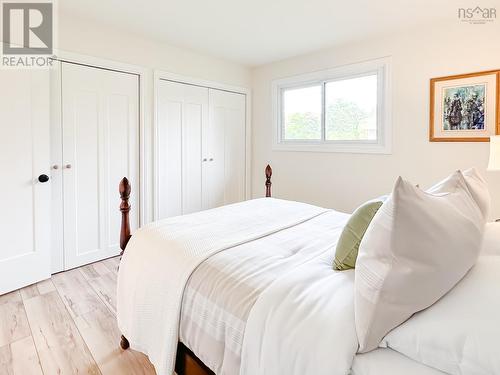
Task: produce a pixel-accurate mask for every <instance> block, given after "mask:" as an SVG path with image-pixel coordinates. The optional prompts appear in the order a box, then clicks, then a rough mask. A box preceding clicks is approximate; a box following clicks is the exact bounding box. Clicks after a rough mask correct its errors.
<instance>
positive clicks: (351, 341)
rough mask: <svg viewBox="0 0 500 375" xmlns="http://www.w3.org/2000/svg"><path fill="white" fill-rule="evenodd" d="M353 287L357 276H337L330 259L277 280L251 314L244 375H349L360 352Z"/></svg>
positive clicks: (323, 258) (315, 261)
mask: <svg viewBox="0 0 500 375" xmlns="http://www.w3.org/2000/svg"><path fill="white" fill-rule="evenodd" d="M353 286H354V272H353V271H344V272H334V271H333V270H332V254H331V253H325V254H323V256H321V257H318V258H315V259H313V260H312V261H310V262H308V263H306V264H304V265H302V266H300V267H299V268H297V269H295V270H293V271H292V272H290V273H289V274H288V275H287V276H285V277H282V278H280V279H278V280H276V282H275V283H274V284H272V285H271V286H270V287H269V288H267V289H266V290H265V291H264V292H263V293H262V294H261V296H260V297H259V299H258V300H257V303H256V304H255V305H254V307H253V309H252V311H251V312H250V316H249V318H248V322H247V326H246V331H245V338H244V341H243V352H242V357H241V374H242V375H255V374H259V375H279V374H283V375H284V374H287V375H303V374H315V375H346V374H348V373H349V370H350V368H351V364H352V360H353V357H354V354H355V353H356V350H357V349H358V340H357V337H356V331H355V326H354V302H353ZM278 301H279V302H278Z"/></svg>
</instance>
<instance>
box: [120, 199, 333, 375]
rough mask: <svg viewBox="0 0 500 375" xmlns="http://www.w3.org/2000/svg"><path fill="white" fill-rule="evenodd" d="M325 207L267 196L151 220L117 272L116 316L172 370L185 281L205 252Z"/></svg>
mask: <svg viewBox="0 0 500 375" xmlns="http://www.w3.org/2000/svg"><path fill="white" fill-rule="evenodd" d="M327 211H328V210H326V209H323V208H320V207H316V206H311V205H307V204H304V203H298V202H290V201H283V200H278V199H272V198H266V199H256V200H252V201H247V202H242V203H238V204H234V205H229V206H224V207H220V208H216V209H213V210H208V211H203V212H199V213H195V214H191V215H185V216H179V217H174V218H169V219H166V220H162V221H158V222H155V223H153V224H151V225H148V226H146V227H144V228H142V229H141V230H139V231H137V232H136V233H135V234H134V235H133V236H132V238H131V240H130V242H129V244H128V246H127V251H126V252H125V254H124V257H123V259H122V262H121V265H120V270H119V274H118V291H117V319H118V326H119V328H120V329H121V331H122V333H123V334H124V335H125V336H126V337H127V338H128V340H129V342H130V344H131V346H132V347H133V348H135V349H137V350H140V351H142V352H144V353H145V354H147V355H148V356H149V359H150V361H151V362H152V363H153V364H154V366H155V368H156V371H157V373H158V374H159V375H163V374H172V372H173V369H174V363H175V362H174V361H175V354H176V348H177V340H178V328H179V315H180V307H181V300H182V295H183V292H184V287H185V285H186V282H187V280H188V278H189V276H190V275H191V273H192V272H193V271H194V269H195V268H196V267H197V266H198V265H199V264H200V263H201V262H203V261H204V260H205V259H207V258H208V257H209V256H211V255H213V254H216V253H217V252H219V251H222V250H224V249H227V248H230V247H234V246H236V245H239V244H242V243H246V242H250V241H252V240H255V239H257V238H260V237H264V236H267V235H270V234H272V233H275V232H277V231H280V230H283V229H285V228H289V227H292V226H295V225H298V224H300V223H302V222H304V221H307V220H310V219H311V218H313V217H316V216H318V215H321V214H323V213H325V212H327Z"/></svg>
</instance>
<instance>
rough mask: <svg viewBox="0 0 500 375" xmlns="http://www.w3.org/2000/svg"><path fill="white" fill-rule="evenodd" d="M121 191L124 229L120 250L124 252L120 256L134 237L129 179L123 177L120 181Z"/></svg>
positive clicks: (122, 230) (121, 235)
mask: <svg viewBox="0 0 500 375" xmlns="http://www.w3.org/2000/svg"><path fill="white" fill-rule="evenodd" d="M119 191H120V198H121V200H122V202H121V203H120V211H121V212H122V227H121V231H120V249H122V252H121V253H120V255H123V252H124V251H125V247H127V243H128V241H129V240H130V237H132V235H131V234H130V220H129V212H130V203H128V200H129V198H130V191H131V188H130V183H129V182H128V179H127V177H123V178H122V180H121V181H120V189H119Z"/></svg>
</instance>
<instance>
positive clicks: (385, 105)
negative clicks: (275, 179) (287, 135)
mask: <svg viewBox="0 0 500 375" xmlns="http://www.w3.org/2000/svg"><path fill="white" fill-rule="evenodd" d="M373 74H377V140H375V141H371V140H359V141H358V140H352V141H350V140H346V141H343V140H339V141H333V140H326V139H325V134H324V132H325V127H324V126H323V124H324V121H325V119H324V116H325V113H324V112H325V111H324V105H325V103H324V102H325V85H326V84H327V83H329V82H332V81H338V80H345V79H350V78H356V77H363V76H367V75H373ZM315 85H322V102H323V103H322V107H323V113H322V121H321V123H322V127H321V140H287V139H284V137H283V135H284V126H283V117H284V116H283V109H284V106H283V92H284V90H285V89H290V88H305V87H310V86H315ZM390 95H391V82H390V57H384V58H380V59H376V60H370V61H365V62H360V63H356V64H350V65H344V66H340V67H336V68H332V69H327V70H322V71H318V72H313V73H307V74H301V75H297V76H293V77H288V78H283V79H279V80H275V81H273V82H272V100H273V150H276V151H306V152H348V153H368V154H390V153H391V151H392V126H391V100H390V99H391V96H390Z"/></svg>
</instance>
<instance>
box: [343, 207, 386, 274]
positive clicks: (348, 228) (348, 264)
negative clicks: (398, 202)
mask: <svg viewBox="0 0 500 375" xmlns="http://www.w3.org/2000/svg"><path fill="white" fill-rule="evenodd" d="M385 198H386V197H381V198H377V199H374V200H370V201H368V202H365V203H363V204H362V205H361V206H359V207H358V208H356V211H354V212H353V213H352V215H351V217H350V218H349V220H348V221H347V224H346V225H345V227H344V230H343V231H342V233H341V234H340V238H339V242H337V248H336V250H335V259H334V260H333V268H334V269H336V270H339V271H343V270H348V269H351V268H354V266H355V265H356V258H357V257H358V249H359V244H360V243H361V240H362V239H363V236H364V235H365V232H366V230H367V229H368V226H369V225H370V223H371V221H372V219H373V217H374V216H375V214H376V213H377V211H378V210H379V208H380V206H382V204H383V203H384V201H385Z"/></svg>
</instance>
